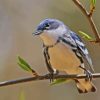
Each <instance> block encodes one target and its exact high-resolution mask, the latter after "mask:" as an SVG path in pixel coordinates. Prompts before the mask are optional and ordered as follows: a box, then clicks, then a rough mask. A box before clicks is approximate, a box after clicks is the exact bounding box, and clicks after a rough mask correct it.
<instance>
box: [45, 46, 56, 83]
mask: <svg viewBox="0 0 100 100" xmlns="http://www.w3.org/2000/svg"><path fill="white" fill-rule="evenodd" d="M48 49H49V48H48V47H47V46H44V50H43V54H44V58H45V63H46V66H47V69H48V71H49V72H50V74H49V75H50V82H52V81H53V78H54V75H57V74H58V71H57V70H55V69H53V68H52V66H51V63H50V56H49V53H48Z"/></svg>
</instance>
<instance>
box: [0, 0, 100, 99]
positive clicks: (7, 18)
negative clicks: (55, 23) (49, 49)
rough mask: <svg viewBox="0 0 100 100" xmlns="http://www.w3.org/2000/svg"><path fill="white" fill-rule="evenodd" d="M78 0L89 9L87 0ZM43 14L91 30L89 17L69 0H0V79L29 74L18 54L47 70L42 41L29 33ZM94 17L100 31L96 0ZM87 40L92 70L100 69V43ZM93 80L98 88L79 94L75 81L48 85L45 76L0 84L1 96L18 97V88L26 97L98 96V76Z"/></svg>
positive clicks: (73, 27) (99, 90)
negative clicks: (19, 65) (19, 82)
mask: <svg viewBox="0 0 100 100" xmlns="http://www.w3.org/2000/svg"><path fill="white" fill-rule="evenodd" d="M80 1H82V2H83V3H84V5H85V6H86V7H87V9H89V1H90V0H80ZM45 18H57V19H59V20H62V21H64V23H65V24H66V25H68V26H69V27H70V28H71V29H72V30H74V31H75V32H78V31H79V30H82V31H85V32H87V33H89V34H91V29H90V27H89V24H88V21H87V20H86V18H85V17H84V15H83V14H82V13H81V12H80V10H79V9H78V8H77V7H76V6H75V5H74V3H73V2H72V0H0V81H5V80H11V79H16V78H21V77H26V76H31V74H29V73H27V72H25V71H23V70H22V69H21V68H19V67H18V65H17V56H18V55H20V56H21V57H23V58H24V59H26V60H27V61H28V62H29V63H30V64H31V65H32V66H33V69H35V70H36V71H37V72H38V73H40V74H44V73H47V69H46V65H45V63H44V58H43V54H42V41H41V39H40V38H39V37H36V38H34V37H33V36H32V32H33V31H34V30H35V29H36V26H37V25H38V24H39V22H40V21H41V20H43V19H45ZM93 18H94V20H95V23H96V25H97V28H98V30H99V31H100V28H99V27H100V1H99V0H97V3H96V11H95V13H94V15H93ZM91 35H92V34H91ZM92 36H93V35H92ZM85 42H86V41H85ZM86 44H87V47H88V49H89V51H90V54H91V57H92V59H93V64H94V67H95V71H96V72H100V47H99V46H98V45H96V44H92V43H91V44H90V43H87V42H86ZM94 83H95V85H96V87H97V89H98V91H97V92H96V93H88V94H81V95H80V94H78V92H77V89H76V86H75V84H74V82H71V83H68V84H61V85H56V86H50V85H49V81H48V80H46V81H37V82H29V83H23V84H16V85H12V86H7V87H1V88H0V100H19V97H20V93H21V91H24V93H25V100H100V79H96V80H94Z"/></svg>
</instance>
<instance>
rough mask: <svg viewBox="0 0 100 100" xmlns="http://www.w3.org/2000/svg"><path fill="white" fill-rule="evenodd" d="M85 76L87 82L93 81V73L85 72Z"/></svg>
mask: <svg viewBox="0 0 100 100" xmlns="http://www.w3.org/2000/svg"><path fill="white" fill-rule="evenodd" d="M85 74H86V76H87V78H86V81H92V78H93V76H92V73H91V72H90V71H89V70H85Z"/></svg>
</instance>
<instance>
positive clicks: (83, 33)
mask: <svg viewBox="0 0 100 100" xmlns="http://www.w3.org/2000/svg"><path fill="white" fill-rule="evenodd" d="M79 33H80V34H81V36H82V38H84V39H87V40H89V41H90V40H93V38H92V37H91V36H89V35H88V34H86V33H85V32H83V31H79Z"/></svg>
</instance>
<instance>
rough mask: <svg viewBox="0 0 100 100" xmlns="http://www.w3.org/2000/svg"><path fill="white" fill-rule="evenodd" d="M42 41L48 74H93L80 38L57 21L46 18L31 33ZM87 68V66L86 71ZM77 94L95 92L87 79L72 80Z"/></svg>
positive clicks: (86, 51)
mask: <svg viewBox="0 0 100 100" xmlns="http://www.w3.org/2000/svg"><path fill="white" fill-rule="evenodd" d="M32 34H33V35H34V36H39V37H40V38H41V40H42V41H43V47H44V48H45V49H44V57H45V61H46V64H47V67H48V70H49V72H50V73H56V72H57V71H63V72H65V73H66V74H84V73H86V74H87V76H88V77H89V76H91V73H94V68H93V64H92V60H91V58H90V55H89V52H88V50H87V48H86V46H85V44H84V42H83V40H82V39H81V37H80V36H79V35H78V34H76V33H75V32H73V31H72V30H71V29H70V28H69V27H68V26H66V25H65V24H64V23H63V22H62V21H60V20H58V19H52V18H46V19H44V20H43V21H41V22H40V24H39V25H38V26H37V28H36V30H35V31H34V32H33V33H32ZM87 66H89V67H88V68H89V69H88V70H87ZM73 80H74V81H75V83H76V87H77V89H78V92H79V93H88V92H95V91H96V87H95V85H94V84H93V82H92V81H91V80H89V79H73Z"/></svg>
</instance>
